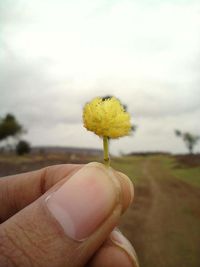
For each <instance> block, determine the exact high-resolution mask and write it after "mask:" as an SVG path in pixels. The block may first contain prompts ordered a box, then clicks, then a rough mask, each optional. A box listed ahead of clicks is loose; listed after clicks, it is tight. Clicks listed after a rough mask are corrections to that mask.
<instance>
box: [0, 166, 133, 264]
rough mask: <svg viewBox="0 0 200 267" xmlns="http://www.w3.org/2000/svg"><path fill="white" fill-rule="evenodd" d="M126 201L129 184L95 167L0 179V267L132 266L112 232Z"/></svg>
mask: <svg viewBox="0 0 200 267" xmlns="http://www.w3.org/2000/svg"><path fill="white" fill-rule="evenodd" d="M132 199H133V187H132V184H131V182H130V181H129V179H128V178H127V177H126V176H125V175H124V174H122V173H119V172H116V171H114V170H112V169H108V168H106V167H104V165H102V164H99V163H90V164H87V165H70V164H66V165H56V166H52V167H47V168H44V169H41V170H38V171H34V172H29V173H24V174H19V175H14V176H8V177H4V178H1V179H0V222H1V225H0V266H2V267H5V266H7V267H14V266H20V267H31V266H33V267H36V266H37V267H43V266H48V267H59V266H62V267H63V266H67V267H78V266H80V267H81V266H90V267H98V266H99V267H100V266H101V267H102V266H103V267H110V266H115V267H120V266H123V267H129V266H137V260H136V257H135V255H134V251H133V249H132V247H131V245H130V243H129V242H128V240H126V239H125V238H124V237H123V235H122V234H120V233H119V232H118V231H116V230H114V231H113V229H114V227H115V226H116V225H117V223H118V221H119V218H120V216H121V214H122V213H123V212H124V211H125V210H126V209H127V208H128V206H129V205H130V203H131V201H132Z"/></svg>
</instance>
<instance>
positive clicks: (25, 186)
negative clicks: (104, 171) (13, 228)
mask: <svg viewBox="0 0 200 267" xmlns="http://www.w3.org/2000/svg"><path fill="white" fill-rule="evenodd" d="M82 166H83V165H78V164H62V165H55V166H50V167H46V168H43V169H40V170H37V171H33V172H27V173H23V174H17V175H12V176H7V177H3V178H0V222H3V221H5V220H7V219H8V218H9V217H11V216H12V215H14V214H15V213H17V212H18V211H19V210H21V209H23V208H24V207H26V206H27V205H29V204H30V203H32V202H33V201H35V200H36V199H37V198H39V197H40V196H41V195H43V194H44V193H45V192H46V191H48V190H49V189H50V188H51V187H52V186H54V185H55V184H56V183H58V182H59V181H61V180H62V179H64V178H65V181H66V179H69V177H70V176H71V175H72V174H73V173H74V172H76V171H78V170H79V169H80V168H81V167H82Z"/></svg>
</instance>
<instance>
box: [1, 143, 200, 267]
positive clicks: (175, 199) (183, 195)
mask: <svg viewBox="0 0 200 267" xmlns="http://www.w3.org/2000/svg"><path fill="white" fill-rule="evenodd" d="M50 151H51V152H50ZM55 151H56V149H50V150H47V152H45V150H41V148H40V150H38V149H36V150H35V153H32V154H29V155H23V156H16V155H15V154H12V155H10V154H7V155H6V154H1V155H0V176H5V175H11V174H16V173H21V172H27V171H31V170H35V169H39V168H44V167H46V166H49V165H54V164H66V163H81V164H85V163H88V162H91V161H98V162H101V161H102V157H101V156H100V151H93V150H92V151H91V153H90V150H89V149H88V150H86V152H87V153H83V152H84V150H83V149H80V150H79V149H74V150H73V149H68V150H67V152H66V151H65V150H64V151H63V150H62V149H61V150H59V153H58V152H57V153H56V152H55ZM61 151H62V153H61ZM70 151H71V152H70ZM111 165H112V167H113V168H115V169H117V170H119V171H122V172H124V173H125V174H127V175H128V176H129V177H130V179H131V180H132V182H133V184H134V187H135V198H134V202H133V204H132V205H131V207H130V208H129V210H128V211H127V212H126V213H125V214H124V216H123V217H122V220H121V223H120V225H119V227H120V229H121V230H122V231H123V233H124V234H125V235H126V237H128V238H129V240H130V241H131V243H132V244H133V245H134V248H135V250H136V252H137V255H138V258H139V262H140V266H141V267H155V266H159V267H175V266H177V267H178V266H181V267H188V266H189V267H198V266H200V255H199V248H200V205H199V200H200V154H195V155H190V154H188V155H171V154H165V153H138V154H131V155H130V154H129V155H124V156H121V157H113V158H112V163H111Z"/></svg>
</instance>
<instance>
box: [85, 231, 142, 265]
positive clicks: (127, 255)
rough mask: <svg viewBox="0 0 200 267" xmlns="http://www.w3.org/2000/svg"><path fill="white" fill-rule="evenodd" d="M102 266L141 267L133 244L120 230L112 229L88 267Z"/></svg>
mask: <svg viewBox="0 0 200 267" xmlns="http://www.w3.org/2000/svg"><path fill="white" fill-rule="evenodd" d="M102 266H104V267H113V266H115V267H139V263H138V259H137V255H136V253H135V250H134V248H133V246H132V245H131V243H130V242H129V241H128V239H126V238H125V236H124V235H123V234H122V233H121V232H120V231H119V230H113V231H112V233H111V234H110V236H109V238H108V239H107V240H106V241H105V242H104V244H103V245H102V246H101V248H100V249H98V251H97V252H96V253H95V255H94V256H93V258H92V260H91V261H90V263H89V265H88V267H102Z"/></svg>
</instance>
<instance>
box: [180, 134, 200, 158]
mask: <svg viewBox="0 0 200 267" xmlns="http://www.w3.org/2000/svg"><path fill="white" fill-rule="evenodd" d="M175 135H176V136H177V137H181V138H182V139H183V141H184V142H185V145H186V147H187V149H188V150H189V153H190V154H192V153H193V150H194V147H195V145H196V144H197V143H198V141H199V140H200V136H199V135H194V134H191V133H189V132H185V133H183V132H181V131H180V130H175Z"/></svg>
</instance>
